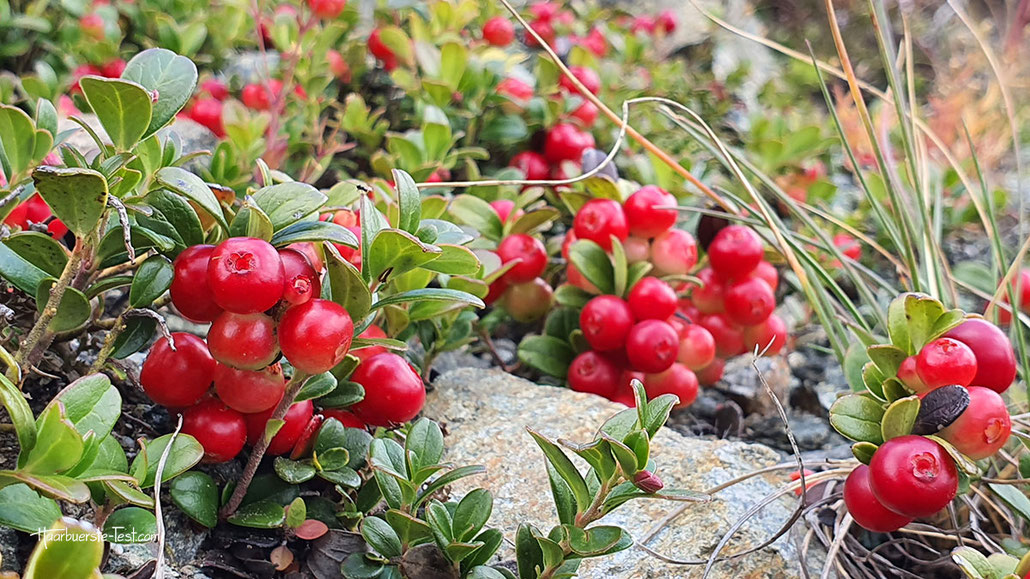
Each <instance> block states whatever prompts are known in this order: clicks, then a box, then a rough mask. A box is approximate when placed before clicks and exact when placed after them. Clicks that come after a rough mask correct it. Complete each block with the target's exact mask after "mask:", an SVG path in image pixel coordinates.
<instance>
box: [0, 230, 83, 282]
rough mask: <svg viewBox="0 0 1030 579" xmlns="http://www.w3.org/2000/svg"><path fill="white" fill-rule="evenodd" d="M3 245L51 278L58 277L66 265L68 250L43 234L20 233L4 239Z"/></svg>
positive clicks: (33, 232) (35, 232)
mask: <svg viewBox="0 0 1030 579" xmlns="http://www.w3.org/2000/svg"><path fill="white" fill-rule="evenodd" d="M3 243H4V245H6V246H7V247H8V248H10V249H11V251H13V252H14V253H16V254H18V256H20V257H21V258H22V259H24V260H25V261H27V262H29V263H31V264H32V265H34V266H36V267H38V268H39V269H41V270H43V271H45V272H46V273H47V274H48V275H49V276H51V277H60V276H61V272H63V271H64V266H65V264H66V263H68V250H67V249H65V248H64V246H63V245H61V243H60V242H58V241H57V240H56V239H54V238H53V237H50V236H49V235H47V234H45V233H40V232H38V231H20V232H18V233H14V234H12V235H11V236H9V237H8V238H7V239H4V240H3ZM2 271H3V270H0V272H2Z"/></svg>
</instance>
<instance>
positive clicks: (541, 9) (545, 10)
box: [529, 2, 561, 21]
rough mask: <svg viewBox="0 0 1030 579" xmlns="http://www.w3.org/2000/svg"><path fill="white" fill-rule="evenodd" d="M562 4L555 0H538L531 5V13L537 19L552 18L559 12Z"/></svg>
mask: <svg viewBox="0 0 1030 579" xmlns="http://www.w3.org/2000/svg"><path fill="white" fill-rule="evenodd" d="M560 8H561V7H560V6H559V5H558V4H556V3H554V2H538V3H536V4H533V5H532V6H530V7H529V13H530V14H532V15H533V17H534V18H536V19H537V20H545V21H546V20H551V19H552V18H554V17H555V16H556V15H557V14H558V10H560Z"/></svg>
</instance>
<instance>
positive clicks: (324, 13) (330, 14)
mask: <svg viewBox="0 0 1030 579" xmlns="http://www.w3.org/2000/svg"><path fill="white" fill-rule="evenodd" d="M346 6H347V0H308V7H309V8H311V13H312V14H314V15H315V16H317V17H319V18H322V19H324V20H330V19H332V18H336V17H337V16H339V15H340V13H341V12H343V9H344V8H345V7H346Z"/></svg>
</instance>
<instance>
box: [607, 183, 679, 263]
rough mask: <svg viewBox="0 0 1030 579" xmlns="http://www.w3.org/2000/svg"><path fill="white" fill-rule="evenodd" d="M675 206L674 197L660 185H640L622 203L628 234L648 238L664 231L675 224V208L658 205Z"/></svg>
mask: <svg viewBox="0 0 1030 579" xmlns="http://www.w3.org/2000/svg"><path fill="white" fill-rule="evenodd" d="M675 206H676V198H675V197H673V195H672V194H671V193H669V192H668V191H666V190H664V189H662V188H661V187H656V186H654V185H647V186H645V187H641V188H640V189H638V190H637V192H636V193H634V194H632V195H630V196H629V198H628V199H626V202H625V203H623V205H622V209H623V211H625V212H626V221H627V222H628V223H629V233H630V235H635V236H637V237H646V238H648V239H650V238H652V237H658V236H659V235H661V234H663V233H665V232H666V231H668V230H669V229H671V228H672V226H673V225H676V210H675V209H659V207H675ZM696 253H697V252H696V250H695V254H696ZM695 261H696V260H695Z"/></svg>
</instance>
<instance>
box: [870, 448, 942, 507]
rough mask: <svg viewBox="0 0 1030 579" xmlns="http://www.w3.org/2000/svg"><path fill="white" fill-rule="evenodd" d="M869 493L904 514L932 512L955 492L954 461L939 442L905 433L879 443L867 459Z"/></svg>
mask: <svg viewBox="0 0 1030 579" xmlns="http://www.w3.org/2000/svg"><path fill="white" fill-rule="evenodd" d="M869 471H870V473H869V474H870V477H869V478H870V483H871V487H872V490H873V494H874V495H875V496H876V498H877V499H878V500H879V501H880V503H881V504H883V506H885V507H887V508H888V509H890V510H892V511H894V512H896V513H898V514H901V515H903V516H906V517H912V518H920V517H929V516H931V515H934V514H936V513H937V512H939V511H940V510H941V509H943V508H944V507H946V506H948V503H950V502H951V500H952V499H954V498H955V494H956V493H957V492H958V470H957V469H956V468H955V461H954V459H952V458H951V456H949V455H948V452H947V451H946V450H944V447H942V446H941V445H940V444H938V443H936V442H934V441H932V440H930V439H929V438H926V437H923V436H916V435H914V434H909V435H907V436H899V437H897V438H892V439H890V440H888V441H887V442H884V443H883V444H882V445H880V448H878V449H876V452H875V453H874V454H873V460H872V461H871V462H870V463H869Z"/></svg>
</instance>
